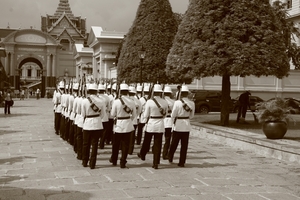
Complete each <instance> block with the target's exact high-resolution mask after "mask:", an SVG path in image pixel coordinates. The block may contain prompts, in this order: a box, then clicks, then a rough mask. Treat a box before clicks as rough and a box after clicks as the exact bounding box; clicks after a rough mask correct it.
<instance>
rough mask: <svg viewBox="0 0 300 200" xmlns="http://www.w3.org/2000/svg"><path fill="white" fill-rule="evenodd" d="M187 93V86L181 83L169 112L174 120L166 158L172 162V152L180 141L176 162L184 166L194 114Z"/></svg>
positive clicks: (193, 108) (192, 103)
mask: <svg viewBox="0 0 300 200" xmlns="http://www.w3.org/2000/svg"><path fill="white" fill-rule="evenodd" d="M188 94H189V89H188V87H187V86H185V85H183V86H182V87H181V90H180V91H179V94H178V95H179V96H178V100H176V101H175V103H174V106H173V110H172V113H171V118H172V120H173V121H174V126H173V135H172V140H171V146H170V150H169V155H168V158H169V162H170V163H172V162H173V157H174V153H175V151H176V149H177V146H178V144H179V141H180V144H181V148H180V157H179V163H178V166H179V167H184V164H185V162H186V155H187V149H188V144H189V135H190V131H191V123H190V119H192V118H193V117H194V114H195V103H194V102H193V101H191V100H190V99H188Z"/></svg>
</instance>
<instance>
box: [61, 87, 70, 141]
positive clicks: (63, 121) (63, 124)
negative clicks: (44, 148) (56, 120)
mask: <svg viewBox="0 0 300 200" xmlns="http://www.w3.org/2000/svg"><path fill="white" fill-rule="evenodd" d="M67 88H68V85H65V87H64V88H63V89H62V95H61V106H62V111H61V120H60V130H59V134H60V137H61V138H62V139H65V131H66V114H65V111H66V95H67V94H66V89H67Z"/></svg>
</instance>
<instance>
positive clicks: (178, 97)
mask: <svg viewBox="0 0 300 200" xmlns="http://www.w3.org/2000/svg"><path fill="white" fill-rule="evenodd" d="M177 90H178V91H177V96H176V100H179V99H180V96H181V85H179V86H177ZM176 121H177V117H175V119H174V124H175V123H176Z"/></svg>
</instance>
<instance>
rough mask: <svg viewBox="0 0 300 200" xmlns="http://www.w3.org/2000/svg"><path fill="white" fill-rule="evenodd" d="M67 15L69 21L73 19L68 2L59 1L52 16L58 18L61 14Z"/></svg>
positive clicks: (66, 0) (65, 0)
mask: <svg viewBox="0 0 300 200" xmlns="http://www.w3.org/2000/svg"><path fill="white" fill-rule="evenodd" d="M64 13H65V15H67V16H68V17H69V18H70V19H73V18H74V15H73V13H72V11H71V8H70V4H69V1H68V0H60V2H59V4H58V7H57V9H56V12H55V13H54V16H56V17H60V16H61V15H62V14H64Z"/></svg>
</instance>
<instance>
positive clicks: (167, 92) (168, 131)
mask: <svg viewBox="0 0 300 200" xmlns="http://www.w3.org/2000/svg"><path fill="white" fill-rule="evenodd" d="M164 98H165V100H166V101H167V103H168V112H167V116H166V117H165V119H164V123H165V134H164V136H165V144H164V146H163V152H162V157H163V159H164V160H167V159H168V154H169V148H170V143H171V137H172V126H173V121H172V118H171V113H172V109H173V106H174V103H175V100H174V99H172V90H171V87H170V86H165V88H164Z"/></svg>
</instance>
